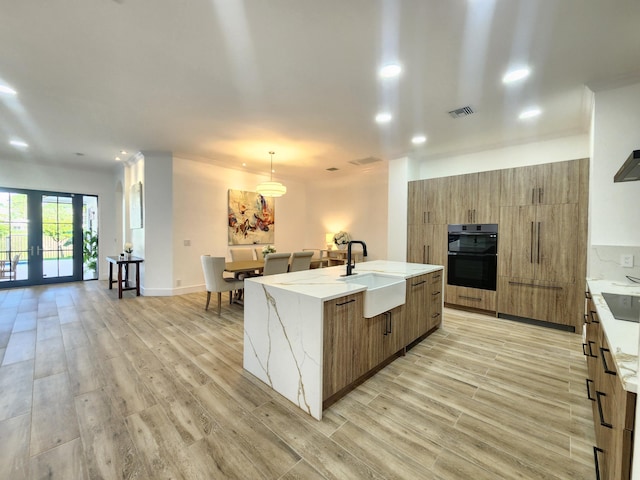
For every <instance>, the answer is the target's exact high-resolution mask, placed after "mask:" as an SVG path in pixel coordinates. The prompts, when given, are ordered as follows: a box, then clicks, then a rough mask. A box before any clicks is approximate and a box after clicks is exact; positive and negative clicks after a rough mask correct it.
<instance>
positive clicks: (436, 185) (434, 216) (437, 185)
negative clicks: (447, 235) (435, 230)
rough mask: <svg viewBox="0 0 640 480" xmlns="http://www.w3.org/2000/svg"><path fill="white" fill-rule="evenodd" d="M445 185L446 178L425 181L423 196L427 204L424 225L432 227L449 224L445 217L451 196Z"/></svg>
mask: <svg viewBox="0 0 640 480" xmlns="http://www.w3.org/2000/svg"><path fill="white" fill-rule="evenodd" d="M445 185H446V179H445V178H430V179H428V180H425V183H424V185H423V195H424V198H425V203H426V207H425V216H424V218H423V221H424V223H428V224H431V225H438V224H443V223H447V219H446V218H445V217H446V208H447V204H448V203H449V196H448V192H447V188H446V186H445Z"/></svg>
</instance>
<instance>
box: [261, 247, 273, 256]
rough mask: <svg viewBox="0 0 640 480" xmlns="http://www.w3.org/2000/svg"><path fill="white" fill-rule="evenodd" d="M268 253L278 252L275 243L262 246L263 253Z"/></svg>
mask: <svg viewBox="0 0 640 480" xmlns="http://www.w3.org/2000/svg"><path fill="white" fill-rule="evenodd" d="M268 253H276V247H274V246H273V245H265V246H264V247H262V255H267V254H268Z"/></svg>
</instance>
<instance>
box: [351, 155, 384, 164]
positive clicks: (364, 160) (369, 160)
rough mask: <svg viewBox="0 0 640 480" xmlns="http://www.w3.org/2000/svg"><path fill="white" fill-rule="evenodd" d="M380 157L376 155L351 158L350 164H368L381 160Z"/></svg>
mask: <svg viewBox="0 0 640 480" xmlns="http://www.w3.org/2000/svg"><path fill="white" fill-rule="evenodd" d="M381 161H382V159H380V158H376V157H367V158H361V159H359V160H351V161H350V162H349V163H350V164H351V165H369V164H370V163H376V162H381Z"/></svg>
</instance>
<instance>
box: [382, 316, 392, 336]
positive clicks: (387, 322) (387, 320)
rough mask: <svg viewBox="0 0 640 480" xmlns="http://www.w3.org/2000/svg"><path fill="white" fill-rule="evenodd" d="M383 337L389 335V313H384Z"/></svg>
mask: <svg viewBox="0 0 640 480" xmlns="http://www.w3.org/2000/svg"><path fill="white" fill-rule="evenodd" d="M383 315H384V336H385V337H386V336H387V335H389V334H390V333H391V312H384V313H383Z"/></svg>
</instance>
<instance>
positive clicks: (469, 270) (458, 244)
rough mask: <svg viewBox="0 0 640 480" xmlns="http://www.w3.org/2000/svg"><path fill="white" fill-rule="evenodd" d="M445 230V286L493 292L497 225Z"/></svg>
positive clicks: (475, 225) (477, 225) (495, 270)
mask: <svg viewBox="0 0 640 480" xmlns="http://www.w3.org/2000/svg"><path fill="white" fill-rule="evenodd" d="M448 230H449V232H448V234H449V235H448V258H447V283H448V284H449V285H458V286H461V287H470V288H479V289H482V290H494V291H495V289H496V283H497V270H498V225H497V224H495V223H491V224H477V223H476V224H465V225H449V227H448Z"/></svg>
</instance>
